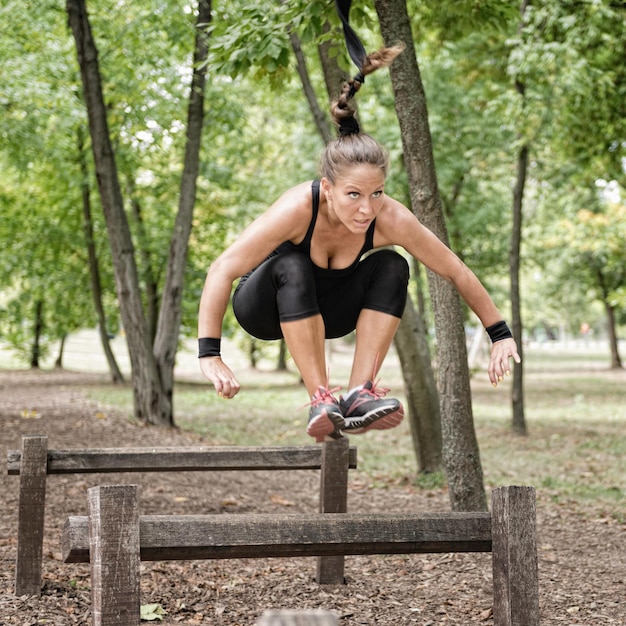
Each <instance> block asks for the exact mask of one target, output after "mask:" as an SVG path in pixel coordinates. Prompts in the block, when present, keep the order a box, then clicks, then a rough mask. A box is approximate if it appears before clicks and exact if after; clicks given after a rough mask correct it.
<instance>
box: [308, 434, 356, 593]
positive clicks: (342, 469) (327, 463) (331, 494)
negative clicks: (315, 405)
mask: <svg viewBox="0 0 626 626" xmlns="http://www.w3.org/2000/svg"><path fill="white" fill-rule="evenodd" d="M349 463H350V449H349V446H348V438H347V437H342V438H341V439H338V440H337V441H333V442H332V443H325V444H324V445H323V446H322V468H321V469H322V471H321V472H320V507H319V512H320V513H346V512H347V511H348V469H349ZM344 565H345V556H344V555H343V554H339V555H336V556H325V557H318V559H317V569H316V572H315V580H316V582H317V583H318V584H320V585H341V584H343V583H344V582H345V576H344Z"/></svg>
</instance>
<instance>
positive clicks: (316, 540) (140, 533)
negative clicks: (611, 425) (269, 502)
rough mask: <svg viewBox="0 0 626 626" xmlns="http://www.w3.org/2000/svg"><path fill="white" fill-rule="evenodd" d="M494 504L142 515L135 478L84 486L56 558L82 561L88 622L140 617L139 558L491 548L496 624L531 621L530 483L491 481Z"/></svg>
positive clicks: (127, 622) (527, 625)
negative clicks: (465, 509) (83, 505)
mask: <svg viewBox="0 0 626 626" xmlns="http://www.w3.org/2000/svg"><path fill="white" fill-rule="evenodd" d="M491 502H492V512H491V513H487V512H478V513H459V512H453V513H430V514H426V513H425V514H396V513H379V514H358V513H338V514H326V513H321V514H318V515H315V514H297V515H296V514H290V515H286V514H281V515H258V514H232V515H223V514H222V515H187V516H176V515H146V516H140V515H139V511H138V497H137V487H136V486H134V485H108V486H107V485H105V486H99V487H93V488H91V489H89V490H88V503H89V516H88V517H84V516H81V517H70V518H69V519H68V520H67V521H66V523H65V525H64V528H63V535H62V547H63V559H64V561H65V562H67V563H76V562H90V564H91V577H92V613H93V624H94V626H139V606H140V602H139V570H140V561H141V560H146V561H148V560H153V561H154V560H170V559H173V560H176V559H185V560H188V559H228V558H259V557H290V556H292V557H293V556H297V557H303V556H318V557H319V556H326V555H335V556H338V555H341V556H343V555H348V554H361V555H365V554H407V553H430V552H492V561H493V616H494V626H538V624H539V588H538V568H537V541H536V529H535V520H536V509H535V491H534V489H533V488H532V487H499V488H497V489H495V490H494V491H493V493H492V500H491Z"/></svg>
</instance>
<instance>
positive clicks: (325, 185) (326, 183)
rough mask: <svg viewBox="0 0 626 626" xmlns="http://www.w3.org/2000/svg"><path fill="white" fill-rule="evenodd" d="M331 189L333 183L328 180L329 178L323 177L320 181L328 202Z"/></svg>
mask: <svg viewBox="0 0 626 626" xmlns="http://www.w3.org/2000/svg"><path fill="white" fill-rule="evenodd" d="M331 188H332V183H331V182H330V181H329V180H328V178H326V177H325V176H323V177H322V178H321V180H320V189H321V190H322V193H323V194H324V197H325V198H326V200H328V194H329V193H330V192H331Z"/></svg>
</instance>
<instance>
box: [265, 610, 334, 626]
mask: <svg viewBox="0 0 626 626" xmlns="http://www.w3.org/2000/svg"><path fill="white" fill-rule="evenodd" d="M338 623H339V622H338V621H337V617H336V616H335V615H333V614H332V613H331V612H330V611H266V612H265V613H263V615H261V617H260V618H259V619H258V621H257V626H337V624H338Z"/></svg>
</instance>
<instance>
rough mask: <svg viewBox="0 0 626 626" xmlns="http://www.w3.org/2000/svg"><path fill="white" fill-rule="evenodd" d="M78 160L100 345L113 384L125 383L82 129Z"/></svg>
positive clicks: (80, 131) (86, 242)
mask: <svg viewBox="0 0 626 626" xmlns="http://www.w3.org/2000/svg"><path fill="white" fill-rule="evenodd" d="M78 160H79V164H80V171H81V176H82V183H81V186H82V199H83V202H82V204H83V232H84V233H85V245H86V246H87V257H88V259H89V276H90V279H91V293H92V296H93V304H94V308H95V310H96V316H97V317H98V333H99V335H100V343H101V344H102V349H103V350H104V355H105V357H106V360H107V363H108V365H109V373H110V374H111V380H112V381H113V383H123V382H124V376H123V375H122V372H121V370H120V368H119V366H118V364H117V361H116V359H115V355H114V354H113V350H111V342H110V341H109V332H108V328H107V321H106V315H105V313H104V305H103V304H102V284H101V281H100V269H99V265H98V255H97V254H96V246H95V243H94V237H93V220H92V219H91V191H90V186H89V175H88V171H87V160H86V158H85V141H84V137H83V131H82V128H79V130H78Z"/></svg>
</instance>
